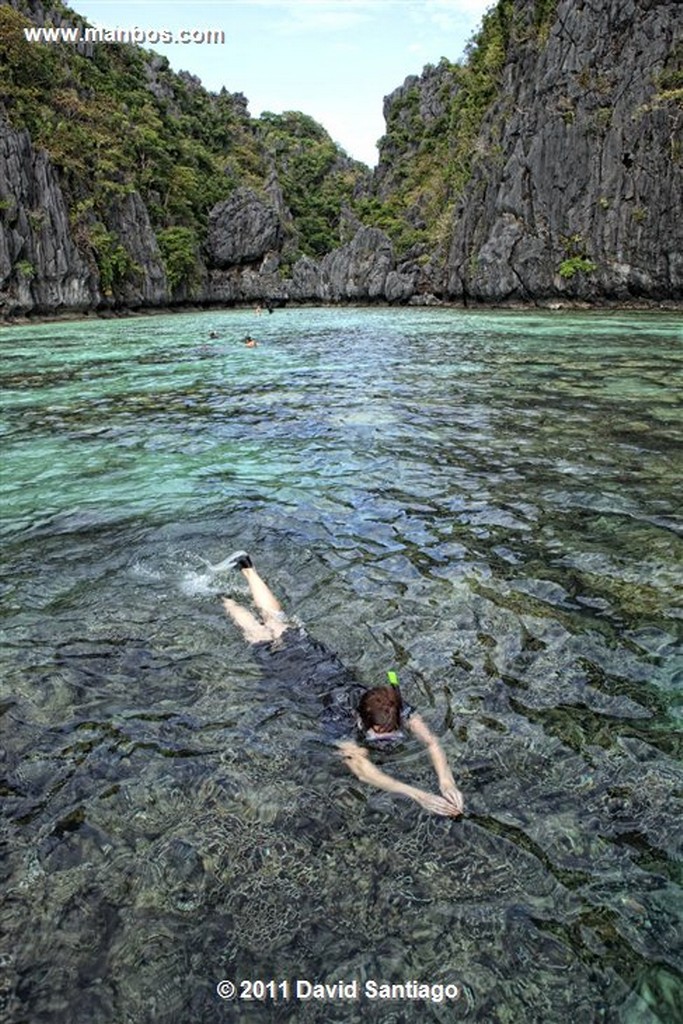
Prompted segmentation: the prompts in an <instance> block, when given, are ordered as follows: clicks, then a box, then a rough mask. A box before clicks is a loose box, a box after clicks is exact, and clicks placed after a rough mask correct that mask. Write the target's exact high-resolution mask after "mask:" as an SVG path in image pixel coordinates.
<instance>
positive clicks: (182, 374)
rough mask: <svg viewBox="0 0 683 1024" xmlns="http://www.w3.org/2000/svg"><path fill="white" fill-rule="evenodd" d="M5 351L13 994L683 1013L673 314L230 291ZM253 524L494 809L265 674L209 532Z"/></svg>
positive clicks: (35, 1011) (223, 1011) (286, 1014)
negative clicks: (248, 303)
mask: <svg viewBox="0 0 683 1024" xmlns="http://www.w3.org/2000/svg"><path fill="white" fill-rule="evenodd" d="M211 331H215V332H217V333H218V335H219V337H218V338H216V339H211V338H210V337H209V333H210V332H211ZM247 332H251V333H252V334H254V335H255V336H256V337H258V338H259V339H260V341H261V345H260V347H259V348H257V349H255V350H248V349H246V348H244V346H243V345H242V344H241V339H242V338H243V337H244V335H245V334H246V333H247ZM0 353H1V355H2V364H1V369H2V384H3V387H4V394H3V398H4V401H3V426H2V446H3V507H2V537H3V555H4V558H3V563H4V564H3V571H2V580H1V586H2V595H3V612H2V626H3V639H4V643H3V648H2V654H1V656H0V657H1V666H2V683H1V684H0V687H1V689H0V708H1V709H2V713H3V714H2V729H3V743H2V751H3V753H2V762H1V765H2V776H1V777H2V791H3V795H4V799H3V805H2V806H3V809H2V815H1V817H0V827H1V829H2V841H3V846H4V858H3V862H2V872H3V934H2V939H1V940H0V1009H1V1010H2V1012H3V1015H4V1019H6V1020H8V1021H11V1022H14V1024H23V1022H26V1024H40V1022H50V1024H59V1022H65V1024H67V1022H68V1024H81V1022H83V1024H86V1022H87V1024H96V1022H100V1021H102V1022H105V1021H106V1022H116V1024H127V1022H131V1024H132V1022H134V1024H147V1022H149V1024H152V1022H154V1024H176V1022H179V1024H184V1022H188V1024H191V1022H194V1021H202V1022H207V1024H213V1022H214V1021H216V1022H222V1021H226V1020H237V1019H239V1020H252V1019H253V1020H264V1021H265V1020H273V1021H279V1020H296V1021H303V1022H307V1021H365V1020H367V1021H382V1022H386V1024H389V1022H392V1024H393V1022H400V1021H406V1022H412V1021H425V1020H435V1021H456V1020H471V1021H482V1022H486V1024H491V1022H501V1024H508V1022H511V1024H517V1022H524V1024H533V1022H539V1024H541V1022H542V1024H554V1022H558V1024H559V1022H565V1021H567V1020H572V1022H573V1024H594V1022H596V1021H608V1022H624V1024H651V1022H662V1024H664V1022H666V1024H670V1022H672V1021H674V1020H681V1019H683V997H682V995H681V973H680V972H681V949H680V943H681V928H680V916H681V890H680V881H681V878H680V855H681V815H680V803H681V797H682V795H683V772H682V770H681V760H680V746H679V743H680V733H679V732H678V729H677V718H676V705H677V700H678V698H679V696H680V684H681V678H682V666H681V659H680V647H679V646H678V640H679V637H680V628H679V627H680V618H681V610H680V604H677V603H676V599H677V595H678V597H680V590H677V588H678V587H679V585H680V580H681V518H680V509H681V507H683V501H682V499H681V489H682V488H681V466H680V440H681V430H680V427H681V404H680V390H679V389H680V384H681V368H682V364H683V346H682V345H681V330H680V324H678V323H677V322H676V321H675V319H674V318H673V317H670V316H668V315H665V314H661V315H654V314H645V313H638V314H626V313H604V314H589V313H567V312H562V313H552V314H551V313H541V312H530V313H528V314H526V313H519V312H462V311H456V310H401V311H396V310H389V309H381V310H380V309H377V310H375V309H372V310H356V309H323V310H317V309H303V310H281V311H276V312H275V313H274V314H273V315H272V316H262V317H260V318H257V317H256V316H255V314H254V313H252V312H251V311H226V312H215V311H214V312H206V313H203V314H198V315H177V316H157V317H140V318H135V319H126V320H116V321H99V320H88V321H83V322H78V323H60V324H42V325H35V326H23V327H17V328H14V329H11V330H6V331H4V332H3V333H2V335H0ZM238 547H239V548H248V549H249V550H250V551H252V552H253V554H254V559H255V562H256V564H257V566H258V567H259V568H260V569H261V571H262V573H263V574H264V575H265V577H266V578H267V579H268V581H269V582H270V583H271V585H272V586H273V588H274V589H275V590H276V591H277V593H278V594H279V595H280V596H281V598H282V600H283V601H284V603H285V605H286V606H287V608H288V610H289V611H290V612H291V613H292V614H295V615H297V616H298V617H299V618H300V619H301V620H302V621H303V622H304V623H305V624H306V625H307V627H308V629H309V630H310V631H311V632H312V633H313V634H315V636H316V637H318V638H319V639H320V640H322V641H324V642H325V643H326V644H327V645H328V646H330V647H331V648H333V649H335V650H336V651H338V652H339V653H340V655H341V656H342V658H343V659H344V661H345V662H346V663H347V664H349V665H352V666H354V667H355V669H356V671H357V674H358V676H359V678H360V679H361V680H362V681H363V682H365V683H367V684H373V683H376V682H378V681H381V680H382V679H383V678H384V673H385V671H386V670H387V669H388V668H396V669H397V670H398V672H399V673H400V676H401V679H402V682H403V688H404V693H405V695H406V697H407V698H408V700H409V701H410V703H411V704H413V705H416V706H418V707H419V708H420V709H421V711H422V713H423V715H424V717H425V718H426V719H427V720H428V722H430V723H431V725H432V726H433V728H434V729H435V730H436V731H437V732H438V734H439V735H440V737H441V739H442V742H443V745H444V747H445V749H446V752H447V755H448V757H449V760H450V761H451V763H452V766H453V769H454V773H455V775H456V778H457V780H458V782H459V784H460V786H461V788H462V790H463V791H464V794H465V798H466V815H465V817H464V819H462V820H460V821H452V820H444V819H440V818H436V817H430V816H428V815H426V814H425V813H424V812H422V811H421V810H420V809H419V808H417V807H416V806H415V805H413V804H409V803H406V802H404V801H401V800H398V799H396V798H392V797H390V796H388V795H386V794H381V793H378V792H374V791H371V790H369V789H368V788H367V787H365V786H364V785H363V784H361V783H359V782H357V781H356V780H354V779H352V778H351V777H350V776H349V775H347V774H346V772H345V770H344V767H343V765H342V764H341V762H340V761H339V760H338V758H337V757H336V756H335V754H334V751H333V750H332V749H330V747H329V746H328V745H327V744H326V742H325V740H324V737H318V730H317V728H316V722H315V714H314V712H313V711H312V710H311V706H310V702H307V701H306V700H305V696H304V695H303V694H301V693H300V692H298V691H297V687H296V685H293V688H292V690H291V691H290V692H286V693H285V692H282V691H281V689H280V690H274V689H273V688H272V687H268V685H267V682H266V681H264V680H263V679H262V678H261V677H260V675H259V671H258V669H257V667H256V666H255V664H254V662H253V661H252V660H251V658H250V655H249V650H248V648H247V647H246V646H245V644H244V643H243V641H242V640H241V639H240V637H239V635H238V634H237V632H236V630H235V629H234V627H232V626H231V624H230V623H228V622H227V621H226V620H225V619H224V617H223V614H222V611H221V607H220V603H219V601H218V600H217V596H216V594H217V591H218V590H220V589H226V588H229V589H230V591H231V592H232V593H233V595H234V596H236V597H238V599H240V600H244V601H245V602H246V600H247V594H246V589H245V587H244V584H243V581H242V579H241V577H239V576H238V577H237V578H232V577H229V576H226V577H222V578H218V579H217V578H215V577H212V576H211V575H210V574H209V573H208V571H207V568H206V560H208V561H209V562H218V561H220V559H221V558H223V557H224V556H225V555H226V554H228V553H229V552H230V551H231V550H233V549H234V548H238ZM382 760H383V761H384V766H385V768H386V770H388V771H390V772H392V773H393V774H395V775H397V776H400V777H401V778H404V779H406V780H407V781H412V782H414V783H416V784H418V785H422V786H423V787H425V788H434V779H433V777H432V775H431V773H430V769H429V765H428V763H427V761H426V759H425V757H424V755H423V754H422V753H421V752H420V751H419V750H418V749H416V748H415V746H414V745H412V744H411V743H406V744H405V745H404V746H403V747H402V748H400V749H399V750H397V751H394V752H392V753H389V754H385V755H383V758H382ZM222 979H226V980H231V981H233V982H234V983H235V984H237V985H239V984H240V982H241V981H242V980H243V979H247V980H249V979H262V980H265V981H269V980H272V981H274V982H275V983H276V984H279V983H280V982H283V981H289V982H290V984H294V983H295V981H296V979H304V980H308V981H310V982H316V983H324V982H327V983H330V984H332V983H334V982H338V981H342V982H345V983H352V982H354V981H356V982H357V983H358V985H359V987H360V990H361V995H359V997H358V998H357V999H353V998H348V999H346V1000H328V1001H326V1002H322V1001H318V1000H314V999H309V1000H299V1001H296V1000H294V999H289V1000H287V999H285V998H283V997H282V993H283V992H285V991H286V989H283V988H280V989H278V990H277V994H278V995H279V996H280V998H279V999H278V1000H277V1001H275V1000H274V999H272V998H270V996H269V998H268V999H267V1000H266V1001H264V1002H256V1003H248V1002H244V1001H242V1002H240V1001H238V1000H237V999H232V1000H223V1001H221V999H220V998H219V997H218V995H217V993H216V985H217V983H218V982H219V981H220V980H222ZM372 980H375V981H378V982H386V983H405V982H408V981H416V982H420V983H429V984H434V985H436V984H438V983H444V984H451V985H457V986H459V995H458V998H457V999H453V998H450V999H447V1000H445V1001H444V1002H437V1001H432V1000H431V999H429V1000H427V1001H426V1002H424V1001H423V1002H418V1001H415V1000H413V999H411V998H408V996H406V998H404V999H403V1000H400V999H395V1000H373V999H370V998H368V997H367V996H366V995H365V989H364V986H365V984H366V983H367V982H368V981H372Z"/></svg>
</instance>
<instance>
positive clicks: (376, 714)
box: [358, 685, 402, 740]
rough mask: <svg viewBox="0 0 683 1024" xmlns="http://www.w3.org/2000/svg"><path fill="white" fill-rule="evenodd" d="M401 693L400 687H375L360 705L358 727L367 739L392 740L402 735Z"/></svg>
mask: <svg viewBox="0 0 683 1024" xmlns="http://www.w3.org/2000/svg"><path fill="white" fill-rule="evenodd" d="M401 708H402V702H401V691H400V690H399V688H398V686H395V685H392V686H375V687H374V688H373V689H372V690H367V691H366V692H365V693H364V694H363V696H362V697H361V699H360V703H359V705H358V726H359V728H360V729H361V730H362V732H363V733H365V737H366V739H371V740H385V739H386V740H390V739H397V738H399V737H401V736H402V733H401Z"/></svg>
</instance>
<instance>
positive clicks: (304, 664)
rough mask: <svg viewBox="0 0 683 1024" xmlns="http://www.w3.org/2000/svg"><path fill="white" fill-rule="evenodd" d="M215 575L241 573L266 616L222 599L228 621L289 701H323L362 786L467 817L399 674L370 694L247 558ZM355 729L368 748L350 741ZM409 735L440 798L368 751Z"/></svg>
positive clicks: (327, 726)
mask: <svg viewBox="0 0 683 1024" xmlns="http://www.w3.org/2000/svg"><path fill="white" fill-rule="evenodd" d="M211 568H212V571H213V572H221V571H223V570H226V569H239V570H240V571H241V573H242V576H243V577H244V578H245V580H246V582H247V584H248V586H249V591H250V594H251V599H252V601H253V602H254V605H255V606H256V609H257V611H258V612H259V614H260V618H257V616H256V615H254V614H253V612H251V611H250V609H248V608H245V607H243V605H241V604H238V603H237V601H233V599H232V598H231V597H228V596H226V595H223V598H222V599H223V607H224V609H225V611H226V614H227V615H228V616H229V617H230V619H232V621H233V622H234V623H235V625H236V626H238V627H239V629H240V631H241V632H242V635H243V636H244V639H245V640H246V641H247V643H249V644H250V645H251V648H252V651H253V653H254V657H255V658H256V660H257V661H258V662H259V664H260V666H261V669H262V671H263V676H264V678H265V679H267V680H268V681H270V682H271V683H272V684H273V685H275V686H280V687H282V688H283V689H284V690H285V691H286V693H287V694H288V695H295V694H297V693H299V695H300V698H301V699H302V701H304V702H305V701H306V700H307V698H308V696H309V695H311V696H315V697H317V698H318V699H319V700H320V705H321V706H320V710H319V712H318V713H317V717H318V721H319V723H320V725H321V726H322V727H323V732H324V733H326V734H327V736H328V738H329V740H331V741H332V742H333V743H335V744H336V747H337V749H338V751H339V754H340V755H341V757H342V759H343V761H344V763H345V764H346V766H347V768H348V769H349V770H350V771H351V772H352V773H353V774H354V775H355V776H356V777H357V778H358V779H360V780H361V781H362V782H366V783H368V784H369V785H371V786H376V787H377V788H378V789H383V790H386V791H387V792H388V793H394V794H396V795H397V796H407V797H409V798H410V799H411V800H414V801H415V802H416V803H418V804H419V805H420V806H421V807H423V808H424V809H425V810H426V811H430V812H431V813H432V814H441V815H444V816H446V817H453V818H456V817H458V816H459V815H461V814H462V812H463V797H462V793H461V792H460V790H459V789H458V788H457V786H456V784H455V782H454V780H453V775H452V773H451V769H450V768H449V766H448V762H447V760H446V755H445V753H444V751H443V750H442V748H441V744H440V743H439V741H438V739H437V738H436V736H435V735H434V734H433V733H432V732H431V730H430V729H429V728H428V726H427V723H426V722H425V721H424V720H423V719H422V718H421V717H420V715H418V714H416V713H415V711H414V710H413V709H412V708H409V707H408V706H407V705H405V704H404V703H403V700H402V698H401V692H400V690H399V686H398V679H397V677H396V673H395V672H388V673H387V676H388V684H386V685H384V686H375V687H373V688H372V689H369V690H368V689H366V688H365V687H364V686H362V684H360V683H359V682H358V680H357V679H356V678H355V675H354V673H353V672H352V671H351V670H350V669H348V668H347V667H346V666H345V665H344V664H343V663H342V662H341V661H340V659H339V658H338V657H337V655H336V654H334V653H333V652H332V651H330V650H329V649H328V648H327V647H325V646H324V645H323V644H321V643H319V641H317V640H314V639H313V637H311V636H309V634H308V633H307V632H306V630H305V629H303V627H300V626H298V625H297V624H295V623H293V622H292V621H290V620H289V619H288V618H287V616H286V614H285V612H284V611H283V609H282V605H281V604H280V602H279V601H278V599H277V598H276V597H275V595H274V594H273V593H272V591H271V590H270V589H269V587H268V585H267V584H266V583H265V581H264V580H263V579H262V578H261V576H260V575H259V574H258V572H257V571H256V569H255V568H254V564H253V562H252V560H251V558H250V557H249V555H248V554H247V552H246V551H236V552H235V553H234V554H233V555H230V557H229V558H226V559H225V560H224V561H223V562H221V563H220V564H219V565H215V566H211ZM354 725H355V726H356V729H357V734H358V738H359V739H361V740H362V742H363V743H364V744H366V746H361V745H360V744H359V743H357V742H356V740H355V739H353V738H351V737H350V736H349V732H350V731H352V730H353V727H354ZM404 728H406V729H407V730H408V731H409V732H410V733H412V735H413V736H414V737H415V739H417V740H418V741H419V742H420V743H421V744H423V746H424V747H425V748H426V750H427V753H428V755H429V759H430V761H431V763H432V767H433V768H434V771H435V773H436V777H437V780H438V783H439V789H440V791H441V792H440V795H437V794H436V793H430V792H428V791H426V790H423V789H419V788H418V787H417V786H412V785H409V784H407V783H405V782H401V781H399V780H398V779H395V778H393V777H392V776H391V775H388V774H387V773H386V772H384V771H382V770H381V769H380V768H378V767H377V766H376V765H374V764H373V763H372V761H371V760H370V756H369V750H368V749H367V747H371V748H372V749H380V750H381V749H382V748H383V747H384V748H385V749H386V745H387V744H391V743H392V742H394V743H395V742H397V741H400V740H402V739H404V738H405V733H404V732H403V729H404Z"/></svg>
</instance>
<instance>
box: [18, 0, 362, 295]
mask: <svg viewBox="0 0 683 1024" xmlns="http://www.w3.org/2000/svg"><path fill="white" fill-rule="evenodd" d="M17 6H19V7H23V10H22V11H20V10H17V9H15V8H14V7H11V6H9V5H2V6H0V103H1V106H0V111H4V114H5V116H6V117H7V119H8V121H9V122H10V124H11V125H12V127H14V128H16V129H21V128H26V129H28V131H29V133H30V135H31V138H32V141H33V143H34V144H35V145H36V146H38V147H42V148H44V149H46V150H47V152H48V153H49V154H50V157H51V159H52V161H53V163H54V165H55V166H56V167H57V169H58V171H59V174H60V181H61V185H62V189H63V192H64V194H65V197H66V200H67V203H68V206H69V209H70V214H71V219H72V225H73V229H74V236H75V237H76V239H78V240H79V244H81V245H83V246H84V247H86V246H87V247H89V248H90V249H91V250H92V251H93V252H94V254H95V258H96V260H97V264H98V267H99V270H100V275H101V277H102V282H103V285H104V286H105V287H106V288H107V289H110V288H111V287H112V286H115V285H116V283H117V281H120V280H121V279H122V277H125V275H126V274H130V273H132V272H133V271H134V268H133V267H132V265H127V264H126V261H125V258H124V254H125V250H123V251H121V246H120V245H119V244H118V241H117V239H116V237H115V235H112V233H111V232H110V231H109V230H108V228H107V226H106V225H107V223H108V219H109V218H108V213H109V210H110V208H111V204H112V202H113V201H115V200H116V199H121V198H122V197H124V196H125V195H126V194H127V193H130V192H133V191H135V192H139V193H140V195H141V196H142V198H143V200H144V202H145V205H146V207H147V210H148V212H149V215H150V219H151V222H152V226H153V228H154V230H155V232H156V233H157V237H158V240H159V243H160V248H161V250H162V254H163V256H164V261H165V265H166V270H167V274H168V277H169V280H170V281H171V282H174V283H179V282H180V281H181V280H182V279H184V278H187V276H188V274H189V272H190V269H191V263H192V262H194V261H195V260H196V254H197V251H198V243H197V239H199V238H202V237H204V235H205V229H206V225H207V220H208V214H209V211H210V210H211V208H212V207H213V206H214V205H215V203H217V202H218V201H220V200H222V199H226V198H227V197H228V196H229V195H230V194H231V193H232V192H233V191H234V190H235V189H236V188H238V187H242V186H248V187H250V188H252V189H255V190H256V192H260V193H261V194H263V192H264V188H265V184H266V182H267V180H268V178H269V175H270V174H271V173H272V170H273V168H274V169H275V170H276V171H277V173H278V175H279V176H280V184H281V187H282V191H283V194H284V200H285V203H286V204H287V206H288V207H289V208H290V210H291V211H292V214H293V217H294V221H293V224H292V227H291V236H292V239H291V245H290V248H291V250H292V257H293V256H295V255H296V254H298V253H308V254H311V255H320V254H321V253H325V252H327V251H329V250H330V249H332V248H334V247H335V246H336V245H338V244H339V227H338V226H339V211H340V208H341V205H342V204H343V203H346V202H349V201H350V200H351V197H352V194H353V191H354V188H355V187H356V184H357V181H358V180H359V179H360V178H361V177H364V176H366V175H367V174H368V171H367V168H365V167H364V166H363V165H361V164H357V163H354V162H353V161H351V160H349V158H348V157H346V156H345V154H344V153H343V152H342V151H341V150H340V149H339V147H338V146H337V145H336V144H335V143H334V142H333V141H332V140H331V138H330V137H329V135H328V134H327V132H325V130H324V129H323V128H322V127H321V126H320V125H318V124H317V123H316V122H315V121H313V119H312V118H310V117H306V116H305V115H304V114H283V115H275V114H267V115H265V116H264V118H263V120H262V121H258V120H256V119H253V118H251V117H250V116H249V114H248V112H247V107H246V100H245V98H244V97H243V96H242V95H241V94H231V93H228V92H227V91H226V90H222V91H221V92H220V93H219V94H217V95H216V94H212V93H209V92H207V91H206V90H205V89H204V88H202V86H201V84H200V83H199V82H198V80H196V79H194V78H192V77H191V76H189V75H187V74H182V73H181V74H176V73H174V72H173V71H171V69H170V67H169V64H168V61H167V60H166V58H165V57H160V56H158V55H155V54H152V53H149V52H147V51H145V50H142V49H141V48H139V47H137V46H133V45H128V44H114V45H112V44H106V45H105V44H97V43H95V44H91V45H89V47H88V49H87V52H86V51H83V52H79V50H78V49H77V48H76V47H75V46H70V45H64V44H60V45H57V44H52V45H50V44H35V43H29V42H27V41H26V39H25V38H24V34H23V30H24V28H25V27H27V26H29V25H31V24H32V22H31V20H30V17H29V15H30V4H27V3H26V4H18V5H17ZM42 6H43V9H44V10H46V11H48V12H51V13H53V14H54V16H59V17H62V18H67V19H68V21H69V23H71V24H73V25H80V26H86V25H87V22H86V21H85V20H84V19H83V18H81V17H79V16H78V15H77V14H75V13H74V12H73V11H71V10H70V9H69V8H67V7H65V6H64V5H63V4H61V3H59V2H55V0H44V2H43V4H42ZM24 12H25V13H24Z"/></svg>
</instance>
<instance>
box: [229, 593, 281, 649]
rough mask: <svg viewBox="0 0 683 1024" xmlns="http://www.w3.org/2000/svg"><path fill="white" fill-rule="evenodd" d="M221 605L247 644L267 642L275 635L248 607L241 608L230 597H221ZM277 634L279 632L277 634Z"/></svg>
mask: <svg viewBox="0 0 683 1024" xmlns="http://www.w3.org/2000/svg"><path fill="white" fill-rule="evenodd" d="M222 601H223V607H224V608H225V611H226V613H227V614H228V615H229V616H230V618H231V619H232V621H233V622H234V623H235V625H236V626H238V627H239V628H240V629H241V630H242V635H243V636H244V639H245V640H246V641H247V643H248V644H261V643H269V642H270V641H271V640H274V639H275V637H274V635H273V632H272V630H271V629H269V628H268V626H264V624H263V623H262V622H259V620H258V619H257V618H256V616H255V615H252V613H251V612H250V611H249V609H248V608H243V607H242V605H241V604H238V603H237V601H233V599H232V598H231V597H223V598H222ZM278 635H279V634H278Z"/></svg>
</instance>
